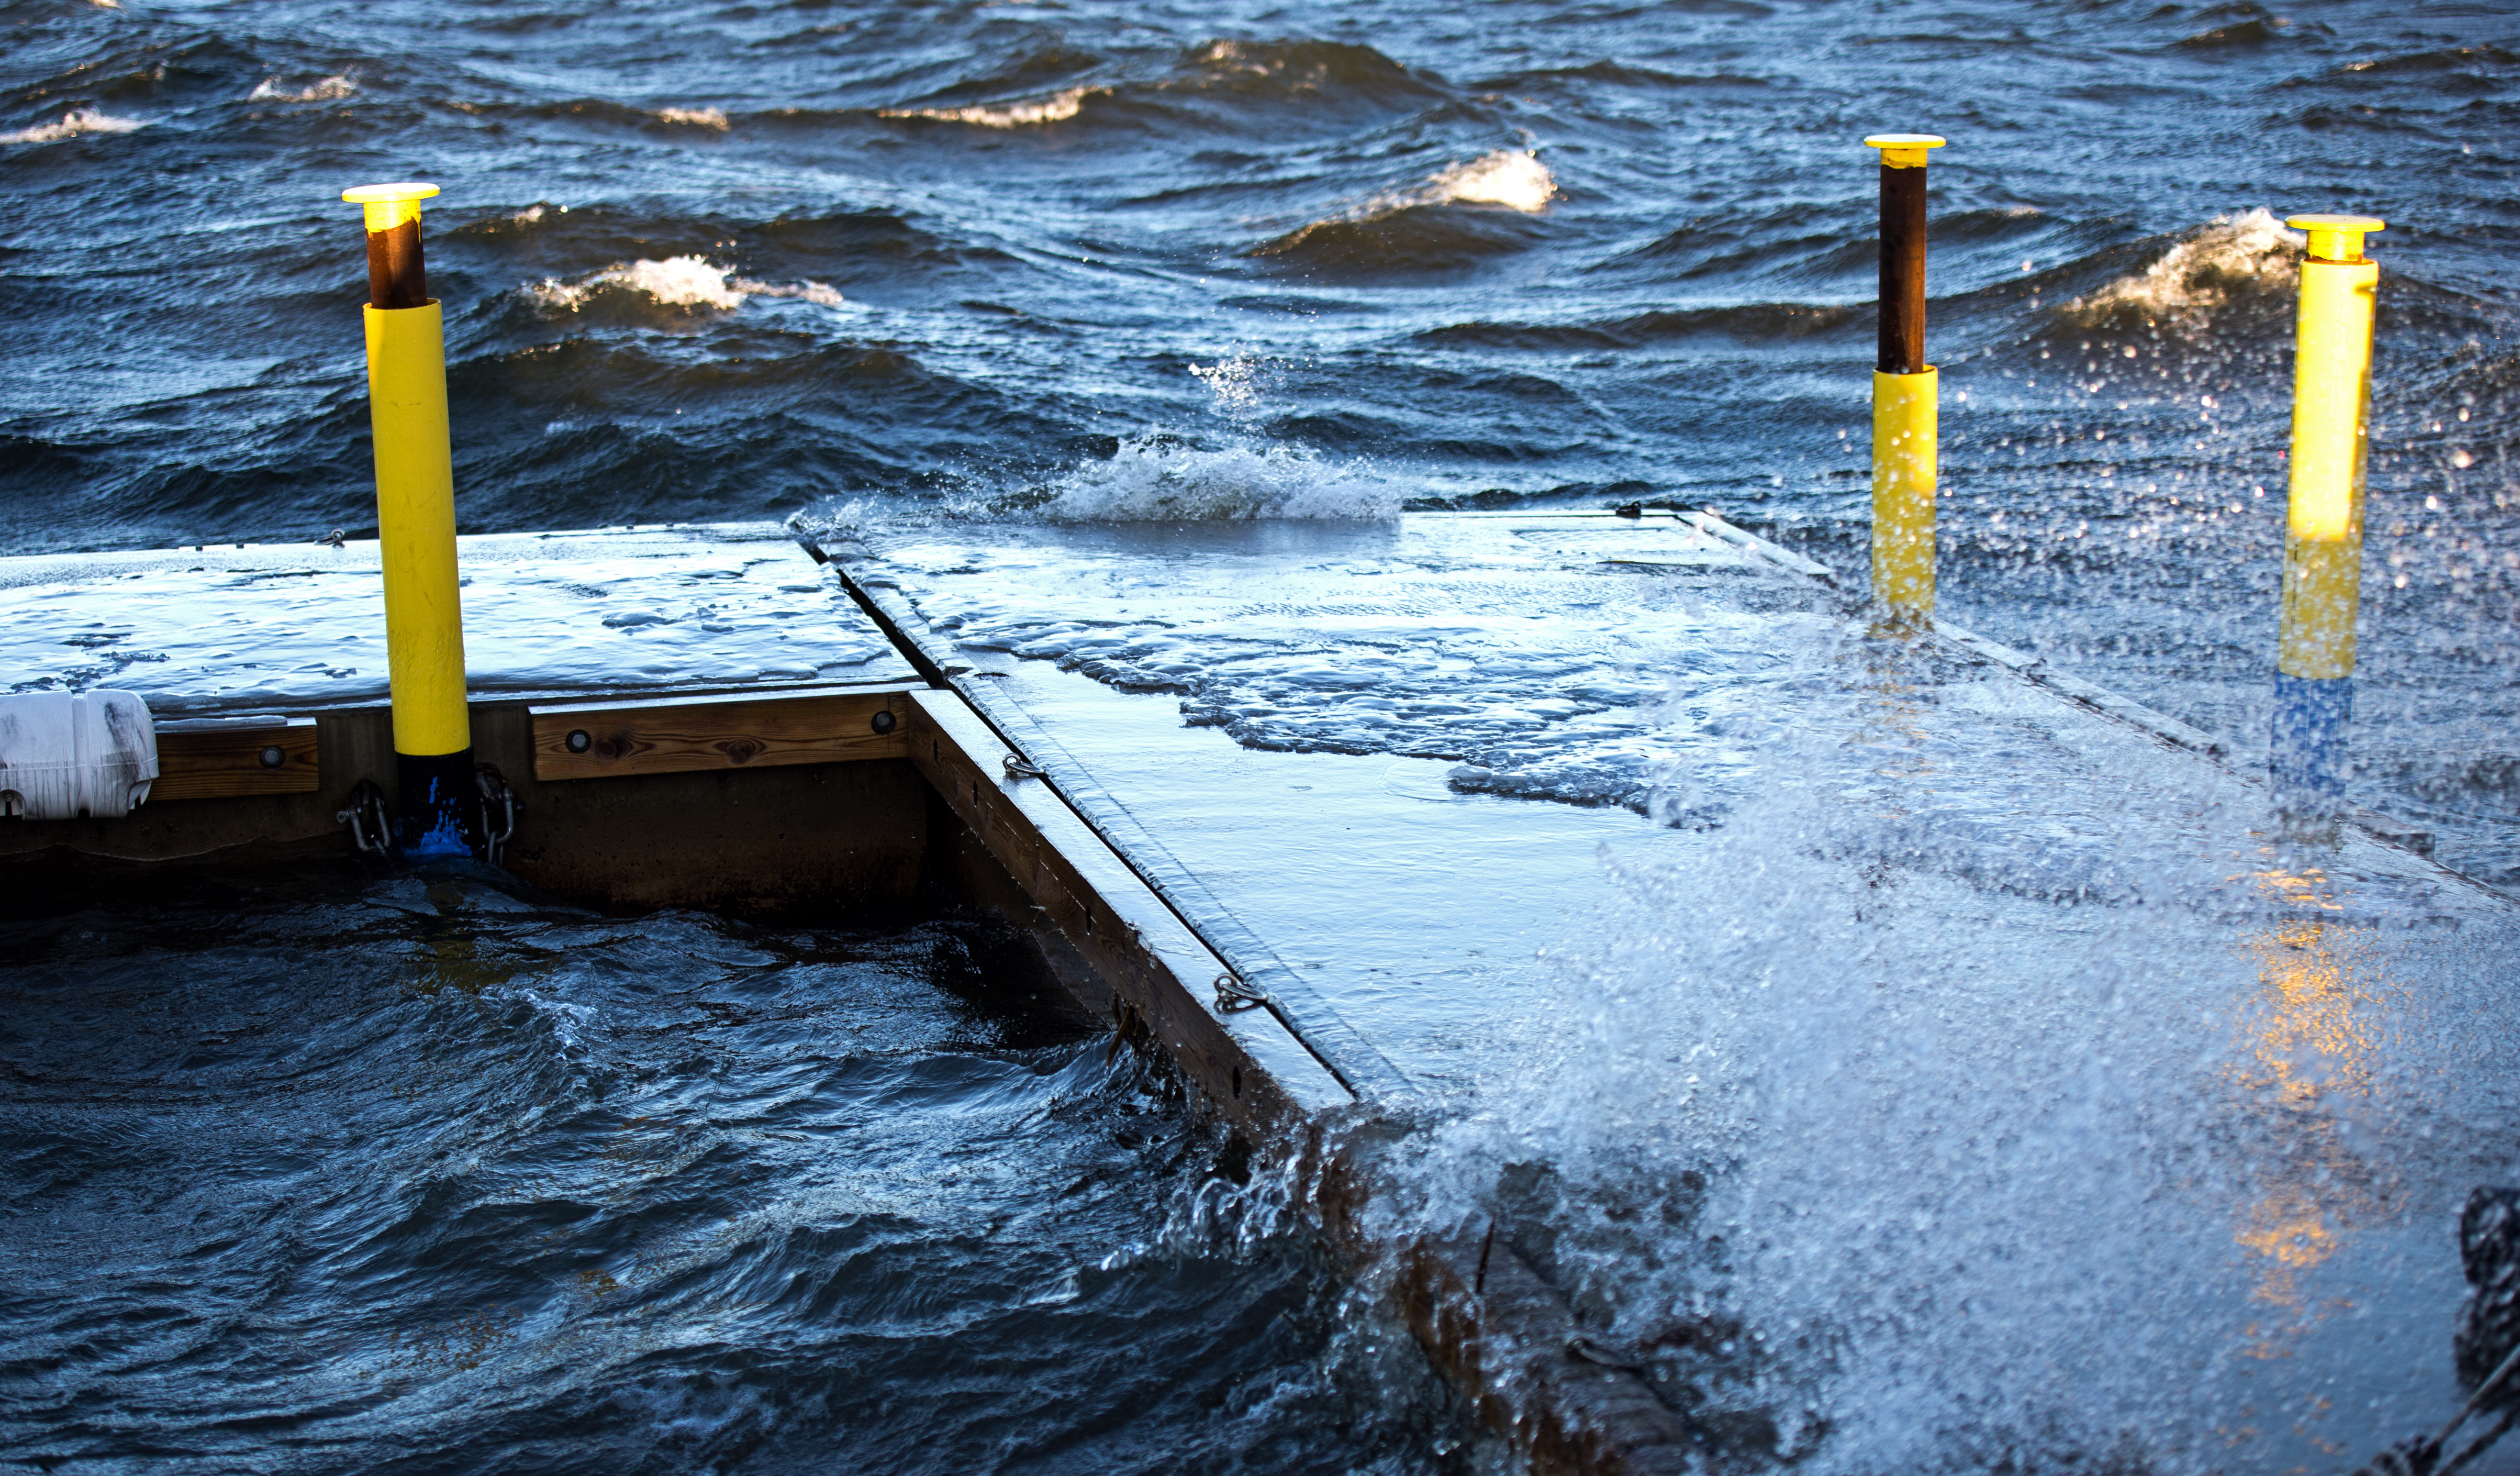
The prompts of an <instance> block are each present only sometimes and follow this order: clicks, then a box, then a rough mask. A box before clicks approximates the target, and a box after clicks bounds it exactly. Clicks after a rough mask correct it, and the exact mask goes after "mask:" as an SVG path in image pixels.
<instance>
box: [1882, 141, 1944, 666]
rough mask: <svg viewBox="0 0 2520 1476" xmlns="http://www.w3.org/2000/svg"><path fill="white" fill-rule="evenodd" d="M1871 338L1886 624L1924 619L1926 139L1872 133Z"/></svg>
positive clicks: (1930, 400)
mask: <svg viewBox="0 0 2520 1476" xmlns="http://www.w3.org/2000/svg"><path fill="white" fill-rule="evenodd" d="M1864 142H1865V143H1866V144H1867V145H1868V146H1869V147H1871V148H1875V149H1878V150H1880V151H1881V335H1880V345H1879V351H1878V353H1877V354H1876V355H1875V356H1874V359H1873V363H1872V595H1873V598H1874V599H1876V600H1878V601H1879V602H1880V603H1881V604H1882V605H1883V606H1885V607H1886V608H1887V609H1888V610H1889V612H1890V614H1891V615H1892V616H1893V617H1894V618H1898V619H1912V620H1913V619H1922V618H1924V617H1928V616H1931V615H1932V614H1933V613H1934V483H1935V475H1936V465H1937V462H1938V460H1939V455H1940V453H1939V447H1938V445H1937V440H1938V437H1939V431H1940V427H1939V421H1940V418H1941V408H1942V385H1941V380H1940V378H1939V377H1938V376H1937V375H1936V374H1935V372H1934V366H1933V365H1931V364H1928V363H1926V362H1925V157H1926V154H1925V151H1927V150H1929V149H1939V148H1941V147H1942V146H1943V140H1942V139H1941V138H1939V137H1937V136H1936V135H1934V134H1931V133H1876V134H1873V135H1872V136H1871V137H1869V138H1867V139H1866V140H1865V141H1864Z"/></svg>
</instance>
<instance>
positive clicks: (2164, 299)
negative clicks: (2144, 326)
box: [2058, 207, 2303, 324]
mask: <svg viewBox="0 0 2520 1476" xmlns="http://www.w3.org/2000/svg"><path fill="white" fill-rule="evenodd" d="M2302 241H2303V237H2302V234H2301V233H2300V232H2299V231H2293V230H2287V229H2285V227H2284V224H2283V222H2282V221H2280V220H2277V219H2276V218H2275V217H2274V216H2273V214H2271V213H2269V212H2268V211H2267V210H2266V208H2264V207H2260V208H2256V209H2252V210H2248V211H2245V212H2243V213H2241V214H2238V215H2222V216H2218V217H2216V218H2215V219H2214V220H2213V221H2212V222H2211V223H2209V224H2207V225H2204V226H2202V227H2199V228H2198V229H2196V230H2194V231H2192V232H2190V233H2189V234H2188V235H2187V236H2186V237H2184V238H2183V239H2182V240H2181V241H2179V242H2178V244H2176V245H2174V246H2173V247H2171V248H2170V250H2169V251H2167V252H2165V253H2163V254H2162V255H2161V257H2160V258H2159V259H2158V260H2156V261H2154V262H2153V263H2152V264H2151V265H2150V266H2147V267H2145V268H2144V269H2143V271H2142V273H2141V274H2140V275H2138V276H2132V277H2122V278H2120V279H2118V280H2117V281H2114V282H2111V283H2109V284H2108V285H2106V286H2105V287H2102V288H2100V289H2098V290H2097V291H2095V292H2091V293H2087V294H2085V295H2084V296H2082V297H2080V298H2076V299H2075V300H2072V301H2070V302H2067V303H2065V304H2064V305H2063V306H2062V307H2060V308H2059V309H2058V313H2059V314H2060V315H2061V316H2063V317H2064V318H2065V319H2066V320H2067V321H2069V322H2074V323H2080V324H2097V323H2099V322H2101V321H2103V320H2105V319H2109V318H2114V317H2119V316H2122V315H2138V314H2139V315H2141V316H2143V317H2146V318H2153V319H2160V318H2183V317H2193V316H2195V315H2196V314H2198V313H2201V312H2206V311H2210V310H2211V309H2213V308H2217V307H2222V306H2225V305H2227V304H2228V303H2230V302H2232V301H2234V300H2240V299H2243V298H2256V297H2265V296H2268V295H2271V294H2275V293H2287V292H2290V291H2292V289H2293V284H2294V282H2295V280H2296V279H2297V278H2298V277H2299V275H2300V261H2301V248H2302Z"/></svg>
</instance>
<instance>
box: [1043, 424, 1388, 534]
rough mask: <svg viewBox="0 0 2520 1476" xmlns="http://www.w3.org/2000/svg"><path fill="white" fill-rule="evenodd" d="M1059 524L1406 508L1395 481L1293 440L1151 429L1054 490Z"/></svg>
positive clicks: (1349, 516)
mask: <svg viewBox="0 0 2520 1476" xmlns="http://www.w3.org/2000/svg"><path fill="white" fill-rule="evenodd" d="M1050 491H1051V494H1052V495H1051V498H1050V500H1049V501H1048V502H1046V503H1044V504H1042V506H1041V507H1040V509H1039V513H1038V516H1040V517H1043V518H1047V519H1050V520H1051V521H1053V522H1057V523H1174V522H1179V523H1212V522H1233V521H1238V520H1246V519H1254V518H1311V519H1327V520H1354V521H1372V520H1376V519H1385V518H1396V517H1398V516H1399V515H1400V503H1401V497H1402V493H1401V491H1400V489H1399V488H1398V487H1397V486H1396V485H1395V484H1393V483H1392V482H1391V481H1390V479H1388V478H1385V477H1382V476H1378V475H1376V474H1375V473H1373V471H1372V470H1370V469H1369V468H1367V467H1365V466H1362V465H1359V464H1356V463H1352V462H1351V463H1345V464H1340V463H1333V462H1329V461H1326V460H1324V459H1323V458H1322V457H1321V456H1319V455H1317V454H1316V453H1314V452H1311V451H1307V450H1302V449H1299V448H1296V447H1292V446H1269V447H1266V448H1264V449H1258V450H1255V449H1252V448H1251V447H1248V446H1231V447H1228V448H1226V449H1224V450H1218V451H1201V450H1196V449H1193V448H1192V447H1189V446H1182V445H1173V444H1167V443H1164V442H1161V441H1159V440H1157V439H1155V438H1151V437H1141V438H1131V439H1129V440H1125V441H1122V442H1121V443H1120V449H1119V452H1118V454H1116V455H1114V456H1112V457H1111V459H1109V460H1108V461H1094V462H1088V463H1086V464H1085V465H1084V466H1081V467H1078V468H1077V469H1076V470H1075V471H1073V472H1070V473H1068V474H1067V476H1065V477H1064V478H1062V479H1060V480H1059V481H1058V482H1057V483H1056V484H1053V485H1052V486H1051V488H1050Z"/></svg>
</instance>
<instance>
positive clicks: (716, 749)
mask: <svg viewBox="0 0 2520 1476" xmlns="http://www.w3.org/2000/svg"><path fill="white" fill-rule="evenodd" d="M909 690H910V689H909V688H906V687H880V688H867V687H843V688H825V689H822V690H808V691H802V692H781V693H778V694H776V695H771V696H761V697H736V698H729V697H725V696H715V695H712V696H705V697H676V698H662V699H651V700H649V701H644V702H618V701H614V702H578V703H564V704H552V705H547V706H537V707H533V708H530V709H528V710H527V711H528V713H529V715H531V717H532V719H533V731H534V737H533V747H534V777H535V778H536V779H538V780H541V781H542V782H544V783H546V784H549V783H554V782H557V781H560V780H564V779H607V778H615V777H619V776H621V775H626V774H674V773H691V772H694V771H697V770H710V769H728V768H775V767H779V766H781V765H786V764H795V763H845V762H851V761H866V760H872V759H900V758H905V757H907V756H908V754H909V749H908V748H907V747H906V739H905V737H904V734H905V733H906V732H907V731H908V722H909V719H910V715H911V710H910V706H909V702H908V695H907V694H908V692H909Z"/></svg>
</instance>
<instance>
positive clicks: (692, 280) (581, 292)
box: [525, 256, 744, 309]
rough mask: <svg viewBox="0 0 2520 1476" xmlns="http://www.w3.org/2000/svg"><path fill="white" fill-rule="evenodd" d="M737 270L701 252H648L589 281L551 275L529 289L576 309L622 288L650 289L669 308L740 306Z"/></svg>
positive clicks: (547, 302)
mask: <svg viewBox="0 0 2520 1476" xmlns="http://www.w3.org/2000/svg"><path fill="white" fill-rule="evenodd" d="M732 275H733V274H732V273H731V272H729V271H728V270H727V269H726V268H724V267H718V266H712V265H710V264H709V263H708V262H707V261H705V260H702V259H701V258H700V257H698V256H668V257H666V258H665V259H664V260H662V261H651V260H649V259H647V258H646V257H644V256H643V257H641V258H640V259H639V260H636V261H633V262H631V263H630V264H629V265H627V266H607V267H606V268H605V269H604V270H602V271H600V272H597V273H596V274H595V275H593V276H591V277H588V278H586V279H584V280H583V281H578V282H562V281H561V280H559V279H558V278H555V277H546V278H544V279H543V280H542V281H540V282H538V283H535V284H534V285H533V286H531V287H528V288H526V289H525V295H526V296H527V297H529V298H531V299H533V300H535V301H536V302H539V303H541V304H542V305H544V306H546V307H559V308H564V309H574V308H578V307H582V306H584V305H585V304H586V301H587V300H588V299H590V298H592V297H594V296H595V295H596V294H597V293H599V292H601V291H603V290H605V289H606V288H613V287H617V288H620V289H622V290H624V291H628V292H637V293H645V294H647V295H648V296H649V297H651V298H653V299H654V300H657V301H658V302H661V303H664V304H665V305H667V306H669V307H717V308H736V307H741V306H742V305H743V298H744V293H743V290H742V288H741V287H738V286H735V285H733V284H731V283H730V282H729V280H728V279H729V278H730V277H731V276H732Z"/></svg>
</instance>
